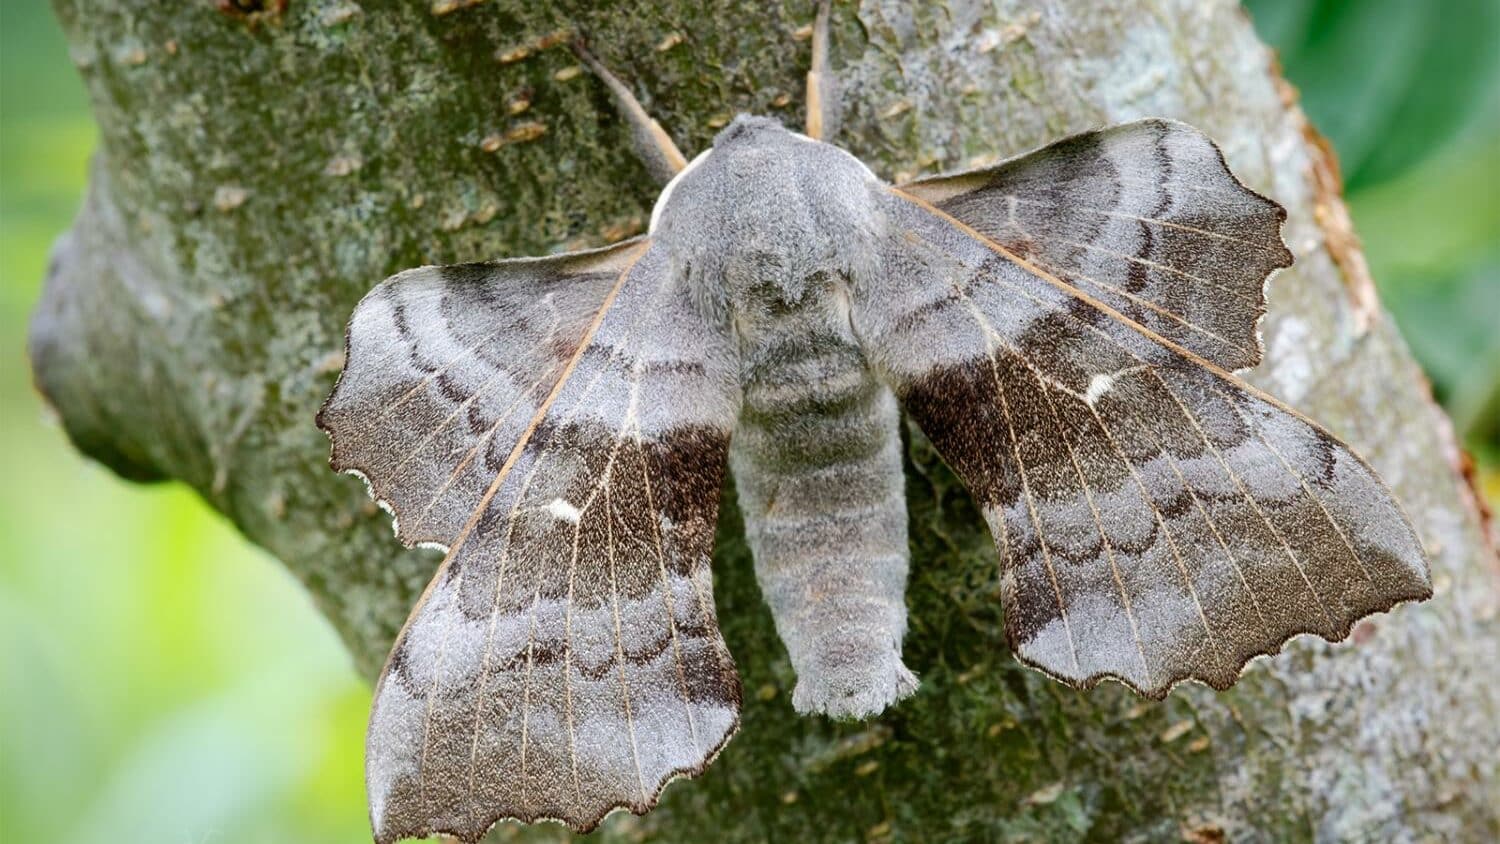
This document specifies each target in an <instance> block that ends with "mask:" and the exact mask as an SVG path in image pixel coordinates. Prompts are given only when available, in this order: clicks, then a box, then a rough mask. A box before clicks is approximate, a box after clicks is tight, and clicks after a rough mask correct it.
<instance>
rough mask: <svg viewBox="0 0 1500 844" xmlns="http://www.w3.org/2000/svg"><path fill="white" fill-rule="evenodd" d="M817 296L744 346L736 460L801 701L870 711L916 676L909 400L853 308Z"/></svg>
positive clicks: (744, 506) (862, 713)
mask: <svg viewBox="0 0 1500 844" xmlns="http://www.w3.org/2000/svg"><path fill="white" fill-rule="evenodd" d="M809 298H810V299H817V298H818V297H815V296H813V297H809ZM809 309H810V308H808V309H804V311H803V312H794V313H793V314H790V315H784V316H779V317H778V318H777V319H776V320H774V321H767V322H761V323H760V324H759V325H757V326H755V327H754V329H753V334H754V335H757V336H755V337H754V339H753V340H751V342H750V343H749V345H748V346H742V351H741V355H742V357H741V384H742V387H743V401H744V403H743V405H742V408H741V411H740V419H739V423H738V425H737V426H736V428H735V432H734V437H733V438H732V439H731V440H730V451H729V455H730V465H731V467H732V468H733V470H734V478H735V484H736V487H737V489H738V492H739V505H740V512H741V514H742V515H743V516H744V519H745V536H746V538H747V539H748V540H749V543H750V548H751V551H752V552H753V553H754V555H755V574H756V579H757V580H758V581H759V582H760V587H761V592H762V593H763V594H764V596H765V599H766V603H767V604H769V605H770V607H771V615H772V616H773V617H774V618H775V621H776V631H777V633H778V634H780V636H781V640H782V642H783V643H785V644H786V649H787V654H788V655H789V656H790V657H791V660H792V667H793V668H794V669H795V670H796V672H797V686H796V688H795V689H794V690H793V692H792V705H793V706H794V707H795V708H796V709H797V711H799V712H821V713H825V714H828V715H832V716H834V717H840V718H863V717H867V716H870V715H874V714H876V713H878V712H880V711H881V710H883V709H885V708H886V707H887V706H889V705H890V704H892V703H894V702H895V701H897V700H900V699H901V698H903V697H905V696H906V695H908V694H910V693H911V692H912V691H913V690H915V689H916V685H917V683H916V678H915V677H913V676H912V673H911V672H910V671H908V670H907V668H906V666H905V665H903V664H902V662H901V639H902V637H903V636H904V635H905V633H906V598H905V594H906V573H907V566H908V560H909V551H908V547H907V533H906V497H905V494H904V485H905V484H904V476H903V475H902V469H901V454H902V449H901V434H900V413H899V411H898V410H897V405H896V399H895V396H894V395H892V393H891V391H890V390H889V389H888V388H887V387H885V386H884V385H883V384H881V383H880V382H878V381H877V380H876V379H875V377H874V376H873V375H872V374H871V373H870V371H869V370H868V369H867V368H866V366H865V362H864V359H863V357H862V355H861V354H860V352H859V350H858V348H857V347H856V346H855V345H854V339H853V337H852V336H850V335H851V332H850V330H849V328H848V323H847V321H845V322H844V324H843V326H842V329H840V327H839V326H838V325H837V324H832V325H830V324H828V323H827V322H822V321H817V320H812V319H808V318H807V317H808V314H807V313H806V312H805V311H806V310H809ZM752 321H753V318H752Z"/></svg>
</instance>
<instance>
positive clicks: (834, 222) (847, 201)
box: [651, 115, 880, 316]
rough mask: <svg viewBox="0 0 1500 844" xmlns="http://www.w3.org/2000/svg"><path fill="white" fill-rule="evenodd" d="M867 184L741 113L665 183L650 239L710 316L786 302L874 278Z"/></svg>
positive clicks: (820, 149)
mask: <svg viewBox="0 0 1500 844" xmlns="http://www.w3.org/2000/svg"><path fill="white" fill-rule="evenodd" d="M877 185H878V182H877V181H876V179H875V176H874V175H873V174H871V173H870V171H869V169H867V168H866V167H865V166H864V165H863V164H861V163H860V162H859V161H858V160H857V159H855V158H854V157H853V156H851V155H849V154H848V153H846V152H844V151H843V150H841V149H839V148H838V147H835V146H832V145H829V144H825V143H820V142H818V141H814V140H812V139H811V138H808V137H806V136H804V135H799V134H796V133H794V132H790V131H787V129H786V128H785V127H783V126H782V125H781V124H780V123H777V122H776V121H774V120H770V119H767V118H764V117H751V116H748V115H742V116H740V117H737V118H735V120H734V122H733V123H731V124H729V126H727V127H726V128H725V129H724V131H722V132H720V133H719V135H718V137H717V138H715V139H714V145H713V147H712V148H710V149H709V150H708V151H706V152H704V153H702V154H701V155H699V156H698V157H697V158H695V159H694V160H693V162H692V163H691V164H689V165H688V167H687V169H686V170H683V171H682V172H681V173H679V174H678V175H677V177H676V178H674V179H673V180H672V182H671V183H670V184H668V185H667V187H666V189H665V190H664V191H663V192H662V195H661V198H660V199H659V200H658V201H657V207H656V209H655V210H654V211H653V212H652V229H651V230H652V236H653V238H655V239H656V240H657V241H658V242H660V243H662V244H663V245H665V246H667V247H668V249H669V252H670V254H671V257H672V262H673V266H674V268H675V270H676V272H677V273H678V274H679V276H680V277H682V278H684V279H686V281H687V283H688V285H689V289H690V290H691V291H692V293H693V295H694V297H695V298H696V299H697V300H698V301H699V303H700V304H701V305H703V306H704V307H705V308H706V309H707V310H708V312H709V313H711V314H713V315H715V316H723V315H725V314H726V313H727V311H728V308H729V306H730V305H731V304H735V305H741V306H743V305H746V304H749V303H757V302H770V301H775V300H780V301H782V302H785V303H789V304H795V303H796V302H798V301H799V300H800V299H801V298H802V296H803V295H804V293H805V292H806V290H807V285H808V283H809V281H810V280H811V279H814V278H816V277H821V278H828V277H832V276H834V275H840V274H841V275H844V276H845V277H851V278H852V277H861V276H864V275H867V274H869V273H872V272H874V271H875V267H874V261H875V255H876V250H875V248H874V247H875V243H876V238H877V236H878V231H879V226H880V216H879V214H878V213H877V212H876V205H875V203H874V202H873V201H872V199H871V190H873V189H876V186H877Z"/></svg>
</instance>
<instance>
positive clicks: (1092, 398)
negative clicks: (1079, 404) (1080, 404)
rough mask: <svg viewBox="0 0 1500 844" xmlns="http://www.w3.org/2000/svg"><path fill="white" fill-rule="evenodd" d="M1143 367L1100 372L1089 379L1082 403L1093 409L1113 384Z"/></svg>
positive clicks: (1111, 388)
mask: <svg viewBox="0 0 1500 844" xmlns="http://www.w3.org/2000/svg"><path fill="white" fill-rule="evenodd" d="M1145 368H1146V367H1145V366H1132V367H1130V368H1128V369H1122V370H1120V371H1119V372H1101V373H1099V374H1097V375H1095V376H1094V377H1093V378H1090V379H1089V386H1088V389H1086V390H1084V391H1083V401H1084V403H1085V404H1087V405H1088V406H1089V407H1093V406H1094V405H1095V404H1096V403H1097V402H1098V401H1099V400H1100V399H1102V398H1104V394H1105V393H1107V392H1109V391H1110V390H1113V389H1114V388H1115V382H1116V381H1118V380H1119V379H1120V378H1122V377H1124V376H1126V375H1131V374H1134V373H1136V372H1140V371H1141V370H1143V369H1145Z"/></svg>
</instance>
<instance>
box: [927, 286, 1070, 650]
mask: <svg viewBox="0 0 1500 844" xmlns="http://www.w3.org/2000/svg"><path fill="white" fill-rule="evenodd" d="M953 288H954V290H955V291H957V292H958V294H959V296H960V297H962V298H963V300H964V303H965V304H966V305H967V306H968V308H969V312H970V315H971V316H972V317H973V319H974V321H975V323H976V324H977V325H979V327H980V328H981V329H984V330H985V331H986V336H988V335H989V334H991V333H993V331H992V329H990V326H989V322H988V320H987V319H986V318H985V316H984V313H983V312H982V311H980V310H979V308H978V307H977V306H976V305H975V304H974V302H973V300H971V299H969V297H968V296H967V295H966V294H965V293H964V292H963V290H962V289H961V286H960V285H959V283H958V282H957V280H954V281H953ZM986 358H987V359H988V361H989V364H990V377H991V378H992V379H993V381H994V382H995V395H996V396H997V397H998V398H999V399H1000V409H1001V412H1002V413H1003V414H1004V415H1005V429H1006V432H1007V433H1008V434H1009V436H1010V449H1011V455H1012V456H1014V457H1015V459H1016V469H1017V471H1018V473H1019V474H1020V476H1021V492H1022V495H1023V496H1024V497H1025V499H1026V512H1027V515H1028V516H1029V517H1030V519H1031V526H1032V529H1033V530H1035V531H1036V541H1037V545H1038V546H1039V547H1040V548H1041V551H1042V562H1043V563H1045V564H1046V566H1047V576H1048V578H1049V579H1050V580H1051V581H1052V593H1053V595H1054V596H1055V597H1056V599H1057V611H1058V614H1059V615H1060V616H1061V617H1062V623H1063V630H1064V631H1066V632H1067V634H1068V648H1069V650H1070V651H1071V653H1072V656H1073V670H1074V671H1082V669H1081V668H1079V664H1078V643H1077V641H1076V640H1075V639H1074V638H1073V626H1072V623H1071V622H1069V621H1068V607H1067V604H1066V602H1065V601H1064V600H1063V594H1062V586H1061V584H1060V583H1059V581H1058V579H1057V569H1056V568H1055V567H1054V566H1053V565H1052V554H1051V551H1050V550H1048V548H1047V534H1046V531H1045V530H1043V529H1042V523H1041V519H1040V518H1039V517H1038V516H1037V513H1036V504H1035V502H1033V501H1032V497H1031V483H1030V481H1029V480H1028V479H1027V473H1026V462H1025V461H1024V460H1022V459H1021V447H1020V444H1019V443H1018V442H1017V440H1016V428H1015V423H1014V422H1013V421H1012V419H1011V414H1010V402H1009V401H1007V400H1006V398H1005V387H1004V386H1003V385H1002V383H1001V378H1000V368H999V364H998V362H997V361H996V360H995V357H994V351H993V349H990V350H987V354H986ZM1000 521H1001V522H1002V523H1003V522H1004V521H1005V514H1004V513H1003V512H1002V513H1001V514H1000ZM1007 544H1008V543H1007ZM1013 565H1014V563H1013Z"/></svg>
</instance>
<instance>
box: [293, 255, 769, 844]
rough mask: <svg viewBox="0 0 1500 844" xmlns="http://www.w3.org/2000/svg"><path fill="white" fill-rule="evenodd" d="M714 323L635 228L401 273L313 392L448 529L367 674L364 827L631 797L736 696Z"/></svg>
mask: <svg viewBox="0 0 1500 844" xmlns="http://www.w3.org/2000/svg"><path fill="white" fill-rule="evenodd" d="M734 375H735V373H734V370H733V367H732V356H731V355H729V354H728V353H727V352H726V346H725V341H724V338H723V337H721V336H720V332H719V331H718V330H715V329H712V328H711V327H710V326H708V325H706V324H705V323H704V322H703V321H702V320H701V319H700V318H699V317H698V316H697V312H696V311H694V310H693V309H692V308H691V306H690V304H689V303H688V301H687V300H686V296H685V293H684V291H683V290H681V289H680V288H679V287H677V286H675V285H673V284H672V282H671V279H670V273H669V272H668V271H667V260H666V256H665V255H664V254H663V253H662V251H661V250H660V249H659V248H653V247H650V245H649V243H648V242H646V241H634V242H632V243H629V244H626V245H624V246H621V247H617V248H615V249H611V250H604V251H601V252H596V253H591V254H586V255H574V256H563V257H560V258H554V259H544V260H538V261H531V260H527V261H504V262H496V263H488V264H475V265H467V266H463V267H442V268H426V269H421V270H415V271H412V272H409V273H403V274H401V275H398V276H396V277H394V278H393V279H391V280H389V281H387V282H386V283H385V284H383V285H381V286H380V287H379V288H377V289H376V290H375V291H374V292H373V293H371V295H370V296H369V297H367V298H366V300H365V301H364V302H363V303H361V305H360V306H359V309H358V311H357V312H356V313H355V316H354V318H353V320H352V322H351V324H350V334H349V361H348V368H347V371H346V373H345V375H344V377H343V379H342V380H341V382H340V384H339V386H338V388H337V390H336V392H335V394H334V395H333V396H332V397H331V398H330V401H329V404H328V406H327V408H326V409H325V410H324V412H323V414H322V416H321V423H322V424H323V426H324V427H325V428H326V429H328V430H329V431H330V433H331V434H332V436H333V439H334V462H335V465H336V466H337V467H339V468H346V469H355V470H358V471H360V472H362V473H364V474H365V475H366V476H367V477H368V479H369V482H370V484H371V486H372V488H373V489H374V490H375V491H376V493H377V494H379V495H380V496H381V497H382V498H383V499H385V500H386V501H387V502H388V503H389V505H390V507H391V508H392V509H393V510H394V512H395V514H396V515H397V516H398V517H399V519H400V530H401V535H402V537H403V539H405V540H406V541H408V542H418V541H423V542H437V543H442V544H444V545H446V546H449V552H448V556H447V558H446V559H445V560H444V562H443V565H442V567H441V568H440V569H439V570H438V572H437V574H436V575H435V576H434V578H433V581H432V583H431V584H430V585H429V586H428V589H427V592H426V594H425V595H424V596H423V599H422V601H421V602H420V603H419V604H418V606H417V608H416V609H415V610H414V611H413V613H412V617H411V619H410V620H409V621H408V622H407V625H406V627H405V628H404V629H403V630H402V632H401V635H400V637H399V638H398V640H397V642H396V645H395V647H394V649H393V650H392V652H391V656H390V660H389V662H388V663H387V665H386V669H385V671H384V673H383V674H382V676H381V679H380V682H379V684H378V686H377V688H376V692H375V702H374V710H373V712H372V714H371V718H370V732H369V740H368V747H367V761H366V765H367V772H366V773H367V780H368V787H369V792H370V807H371V814H372V821H373V824H374V828H375V837H376V840H377V841H379V842H390V841H395V840H397V839H399V838H406V837H423V836H426V835H429V834H432V833H435V832H442V833H447V834H451V835H454V836H456V837H458V838H459V839H460V840H463V841H466V842H471V841H477V840H478V839H479V838H480V837H482V836H483V835H484V833H485V831H486V830H487V829H489V827H490V826H491V825H493V824H494V822H495V821H496V820H498V819H500V818H504V817H513V818H519V819H521V820H527V821H530V820H535V819H538V818H555V819H559V820H562V821H564V822H566V823H567V824H569V825H570V826H572V827H573V828H575V829H579V830H586V829H589V828H592V827H593V826H594V825H596V824H597V823H598V822H599V821H600V819H602V817H603V816H604V815H605V814H606V813H608V812H609V811H610V810H611V809H615V808H622V807H623V808H627V809H629V810H631V811H634V812H644V811H646V810H647V809H649V808H650V807H651V806H652V805H654V804H655V802H656V800H657V798H658V795H659V794H660V792H661V789H662V788H663V786H664V785H665V783H666V782H667V781H668V780H669V779H670V778H671V777H673V776H677V775H692V774H696V773H698V772H700V771H701V770H702V769H703V767H704V766H705V765H706V764H707V763H708V761H709V760H710V759H711V758H712V757H713V756H714V754H716V753H717V752H718V750H719V749H720V748H722V747H723V745H724V743H725V742H726V741H728V739H729V736H730V735H731V734H732V733H733V731H734V729H735V726H736V724H737V721H738V711H739V701H740V687H739V680H738V677H737V675H736V673H735V669H734V665H733V662H732V661H731V659H730V656H729V652H728V650H727V649H726V647H725V645H724V641H723V639H722V637H721V636H720V634H719V630H718V625H717V622H716V619H715V613H714V604H713V595H712V584H711V574H710V569H709V553H710V550H711V547H712V542H713V532H714V523H715V518H716V515H717V510H718V496H719V486H720V483H721V480H722V477H723V471H724V464H725V454H726V450H727V443H728V438H729V432H730V428H731V426H732V425H733V421H734V418H735V415H736V413H737V410H738V404H739V396H738V388H737V386H736V384H735V380H734Z"/></svg>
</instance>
